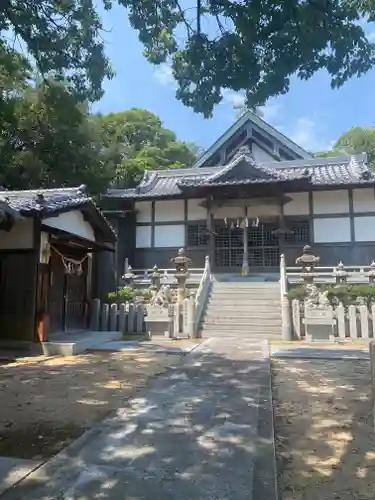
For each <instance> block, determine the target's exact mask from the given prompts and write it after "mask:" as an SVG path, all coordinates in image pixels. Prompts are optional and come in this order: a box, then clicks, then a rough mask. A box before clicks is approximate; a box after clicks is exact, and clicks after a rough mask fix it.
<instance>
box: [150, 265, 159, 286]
mask: <svg viewBox="0 0 375 500" xmlns="http://www.w3.org/2000/svg"><path fill="white" fill-rule="evenodd" d="M150 280H151V289H153V290H156V291H157V290H159V289H160V285H161V274H160V271H159V268H158V266H157V265H156V264H155V265H154V267H153V268H152V273H151V275H150Z"/></svg>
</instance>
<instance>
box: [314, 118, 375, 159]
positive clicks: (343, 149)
mask: <svg viewBox="0 0 375 500" xmlns="http://www.w3.org/2000/svg"><path fill="white" fill-rule="evenodd" d="M355 153H367V154H368V155H369V159H370V161H371V163H372V164H373V165H375V127H368V128H362V127H353V128H351V129H350V130H349V131H348V132H346V133H345V134H343V135H342V136H341V137H339V139H338V140H337V141H336V142H335V144H334V146H333V149H332V151H325V152H322V153H316V156H339V155H345V154H355Z"/></svg>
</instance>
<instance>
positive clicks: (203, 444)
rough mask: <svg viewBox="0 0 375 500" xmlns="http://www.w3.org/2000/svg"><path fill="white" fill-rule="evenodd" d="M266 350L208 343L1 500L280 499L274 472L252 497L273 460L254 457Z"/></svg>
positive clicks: (240, 342)
mask: <svg viewBox="0 0 375 500" xmlns="http://www.w3.org/2000/svg"><path fill="white" fill-rule="evenodd" d="M263 352H264V351H262V346H261V345H260V344H256V343H254V341H252V340H251V339H250V340H247V339H238V338H237V339H234V338H231V339H227V340H222V339H212V340H208V341H207V342H206V343H204V344H202V345H200V346H199V347H197V348H196V349H195V350H194V351H193V352H192V353H191V354H189V355H187V356H186V358H185V360H184V362H183V364H182V365H179V366H177V367H176V368H174V369H173V370H172V371H169V372H168V373H167V374H165V375H163V376H161V377H158V378H157V379H155V380H154V381H153V382H152V383H151V384H150V386H149V387H148V388H147V389H146V390H144V391H142V392H140V393H138V396H137V397H136V398H134V399H132V400H131V401H129V403H128V405H127V406H126V407H124V408H123V409H121V410H119V411H118V412H117V413H116V415H115V416H113V417H112V418H110V419H107V420H106V421H104V422H103V423H101V424H100V425H98V426H97V427H96V428H93V429H91V430H90V431H89V432H87V433H86V434H85V435H83V436H82V437H81V438H80V439H78V440H77V441H76V442H75V443H73V444H72V445H71V446H70V447H68V448H67V449H66V450H65V451H63V452H61V453H60V454H59V455H57V456H56V457H55V458H53V459H52V460H50V461H49V462H47V463H46V464H44V465H43V466H42V467H41V468H40V469H38V470H37V471H35V472H33V473H32V474H31V475H29V476H28V477H27V478H26V479H25V480H23V481H21V482H20V483H19V484H18V486H16V487H14V488H12V489H11V490H8V491H7V492H6V493H5V494H4V495H3V496H1V500H16V499H17V500H21V499H22V500H23V499H26V498H27V499H28V500H59V499H61V500H62V499H64V500H88V499H90V500H95V499H101V500H109V499H111V500H120V499H121V500H125V499H126V500H176V499H179V500H192V499H194V500H245V499H246V500H251V499H252V498H254V500H258V499H260V498H262V499H263V498H264V499H267V500H273V498H274V497H273V496H272V494H270V493H269V491H270V490H267V488H271V490H272V488H273V487H274V484H273V481H274V472H272V473H271V474H265V475H262V476H261V477H262V481H260V482H259V481H257V482H256V489H257V493H256V495H255V494H254V496H253V493H254V492H253V488H254V484H253V483H254V481H253V480H254V467H257V466H258V465H257V464H260V463H262V461H263V463H264V461H265V458H266V457H267V453H266V454H263V455H262V456H258V455H257V453H256V450H257V449H258V446H257V444H258V441H259V436H258V431H259V428H258V413H259V411H261V412H264V411H265V407H264V406H263V407H262V405H259V403H260V402H263V401H266V400H267V398H265V390H267V384H269V370H268V361H267V358H265V357H264V355H263ZM259 398H261V401H260V400H259ZM268 402H269V401H268ZM266 420H267V419H266V417H265V421H266ZM267 433H268V434H269V433H270V427H269V426H268V430H267ZM265 442H266V440H265V439H263V444H264V443H265ZM271 448H272V447H271ZM271 448H270V447H268V452H269V451H270V450H271V451H272V449H271ZM262 453H263V451H262ZM270 457H271V460H272V453H271V454H270V455H268V459H267V460H268V462H269V458H270ZM270 470H271V468H270ZM262 495H263V496H262Z"/></svg>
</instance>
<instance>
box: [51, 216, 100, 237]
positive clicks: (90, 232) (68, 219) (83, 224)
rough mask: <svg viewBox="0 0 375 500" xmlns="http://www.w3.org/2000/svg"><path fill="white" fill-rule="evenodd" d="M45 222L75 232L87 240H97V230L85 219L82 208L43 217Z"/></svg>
mask: <svg viewBox="0 0 375 500" xmlns="http://www.w3.org/2000/svg"><path fill="white" fill-rule="evenodd" d="M43 224H44V225H45V226H48V227H53V228H55V229H60V230H61V231H66V232H67V233H71V234H75V235H77V236H80V237H81V238H85V239H86V240H90V241H95V231H94V229H93V227H92V225H91V224H90V223H89V222H87V221H86V220H85V219H84V217H83V214H82V212H81V211H80V210H72V211H70V212H64V213H62V214H60V215H58V216H57V217H48V218H47V219H43Z"/></svg>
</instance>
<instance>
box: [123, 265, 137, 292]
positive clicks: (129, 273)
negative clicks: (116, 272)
mask: <svg viewBox="0 0 375 500" xmlns="http://www.w3.org/2000/svg"><path fill="white" fill-rule="evenodd" d="M134 278H135V274H134V273H133V268H132V266H131V265H128V266H127V269H126V272H125V274H124V276H123V280H124V284H125V286H130V287H133V285H134Z"/></svg>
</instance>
